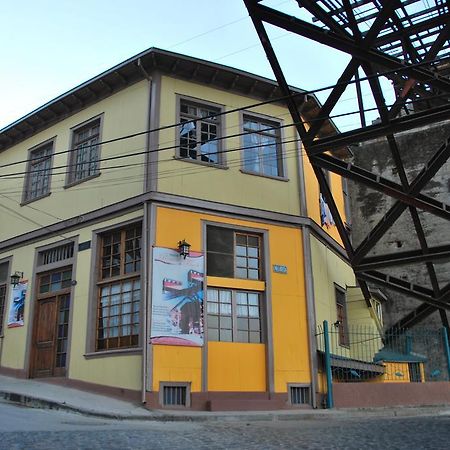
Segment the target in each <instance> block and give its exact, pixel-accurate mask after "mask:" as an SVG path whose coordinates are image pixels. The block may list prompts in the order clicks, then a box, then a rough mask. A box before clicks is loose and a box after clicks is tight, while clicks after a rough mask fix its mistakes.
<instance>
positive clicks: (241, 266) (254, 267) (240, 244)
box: [206, 226, 262, 280]
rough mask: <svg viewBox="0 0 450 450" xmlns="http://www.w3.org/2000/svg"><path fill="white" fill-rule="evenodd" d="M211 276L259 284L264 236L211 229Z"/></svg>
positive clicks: (209, 267)
mask: <svg viewBox="0 0 450 450" xmlns="http://www.w3.org/2000/svg"><path fill="white" fill-rule="evenodd" d="M206 239H207V243H206V245H207V267H208V275H210V276H217V277H228V278H247V279H251V280H260V279H261V278H262V276H261V272H262V269H261V247H262V246H261V236H259V235H257V234H253V233H246V232H241V231H234V230H231V229H228V228H220V227H214V226H209V227H208V230H207V238H206Z"/></svg>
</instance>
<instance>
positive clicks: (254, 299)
mask: <svg viewBox="0 0 450 450" xmlns="http://www.w3.org/2000/svg"><path fill="white" fill-rule="evenodd" d="M248 303H249V305H253V306H255V305H256V306H257V305H258V304H259V295H258V294H253V293H251V292H249V293H248Z"/></svg>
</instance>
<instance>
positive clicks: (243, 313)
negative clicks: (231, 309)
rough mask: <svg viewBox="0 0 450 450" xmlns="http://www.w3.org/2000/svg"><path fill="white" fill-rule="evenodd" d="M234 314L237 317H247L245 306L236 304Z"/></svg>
mask: <svg viewBox="0 0 450 450" xmlns="http://www.w3.org/2000/svg"><path fill="white" fill-rule="evenodd" d="M236 314H237V315H238V317H247V316H248V309H247V306H241V305H238V306H237V307H236Z"/></svg>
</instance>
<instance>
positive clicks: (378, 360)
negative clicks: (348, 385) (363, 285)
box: [316, 322, 450, 383]
mask: <svg viewBox="0 0 450 450" xmlns="http://www.w3.org/2000/svg"><path fill="white" fill-rule="evenodd" d="M316 338H317V350H318V352H319V356H320V359H321V361H322V365H321V367H322V369H323V373H324V374H326V373H327V370H328V372H329V371H330V369H331V377H332V380H333V382H361V381H365V382H369V381H370V382H391V383H392V382H425V381H427V382H428V381H449V380H450V354H449V353H450V352H449V345H448V335H447V331H446V330H445V328H441V329H429V328H416V329H413V330H395V331H392V332H389V333H380V332H379V330H378V329H377V328H376V327H372V326H349V327H345V328H344V327H343V326H342V324H340V323H335V324H332V325H331V326H329V325H328V323H325V322H324V325H323V326H322V325H321V326H319V327H318V330H317V334H316ZM327 340H328V345H326V344H327V342H326V341H327ZM326 347H327V348H326ZM327 363H328V366H329V367H328V366H327Z"/></svg>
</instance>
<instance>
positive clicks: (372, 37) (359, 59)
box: [244, 0, 450, 327]
mask: <svg viewBox="0 0 450 450" xmlns="http://www.w3.org/2000/svg"><path fill="white" fill-rule="evenodd" d="M244 3H245V4H246V7H247V9H248V11H249V14H250V17H251V19H252V21H253V24H254V26H255V28H256V31H257V33H258V35H259V38H260V41H261V44H262V46H263V48H264V50H265V52H266V56H267V59H268V60H269V63H270V64H271V67H272V69H273V71H274V74H275V77H276V79H277V81H278V84H279V86H280V89H281V91H282V93H283V95H285V96H290V95H292V93H291V92H290V89H289V86H288V84H287V82H286V79H285V77H284V74H283V71H282V69H281V66H280V64H279V62H278V60H277V57H276V55H275V52H274V50H273V48H272V45H271V43H270V39H269V37H268V35H267V32H266V31H265V28H264V23H268V24H271V25H274V26H277V27H279V28H283V29H285V30H287V31H290V32H292V33H295V34H297V35H300V36H303V37H306V38H308V39H312V40H314V41H316V42H319V43H321V44H324V45H327V46H330V47H332V48H334V49H337V50H340V51H343V52H345V53H347V54H349V55H351V56H352V59H351V61H350V63H349V64H348V65H347V67H346V68H345V70H344V71H343V72H342V74H341V76H340V77H339V79H338V80H337V83H336V85H335V86H334V87H333V89H331V92H330V94H329V95H328V97H327V98H326V100H325V102H324V104H323V106H322V107H321V108H320V110H319V112H318V114H317V115H316V117H315V118H314V119H313V121H311V123H310V128H309V130H308V131H307V130H306V127H305V125H304V124H303V123H301V122H300V112H299V110H298V107H297V106H296V105H295V103H294V102H293V100H292V98H288V99H287V100H286V103H287V105H288V107H289V110H290V113H291V116H292V119H293V121H294V123H296V124H297V131H298V132H299V135H300V137H301V139H302V142H303V145H304V148H305V151H306V153H307V155H308V157H309V159H310V162H311V164H312V167H313V170H314V173H315V175H316V177H317V179H318V182H319V186H320V189H321V192H322V194H323V195H324V197H325V200H326V201H327V203H328V205H329V207H330V210H331V213H332V214H333V218H334V219H335V222H336V225H337V229H338V231H339V235H340V236H341V238H342V241H343V243H344V247H345V249H346V250H347V253H348V255H349V258H350V260H351V263H352V266H353V268H354V269H355V273H356V276H357V279H358V280H359V281H360V284H361V288H362V290H363V292H364V296H365V298H366V301H367V299H368V298H369V296H370V293H369V291H368V287H367V284H366V282H369V283H375V284H378V285H382V286H385V287H387V288H389V289H392V290H394V291H396V292H401V293H403V294H406V295H409V296H412V297H414V298H416V299H419V300H421V301H422V302H424V304H423V305H421V307H419V308H417V309H416V310H415V311H413V312H412V313H410V314H409V315H408V316H407V317H405V318H404V319H402V320H401V321H399V322H402V324H411V323H413V322H414V323H416V321H417V320H421V319H422V318H423V317H426V316H427V315H429V314H431V312H433V311H435V310H436V308H437V309H439V311H440V313H441V318H442V321H443V324H444V325H446V326H447V327H448V320H447V316H446V315H445V312H444V309H450V299H449V297H450V285H449V286H447V287H446V288H444V289H440V288H439V284H438V281H437V277H436V273H435V269H434V265H433V263H434V262H435V261H438V260H443V259H444V258H449V257H450V245H443V246H435V247H429V246H428V244H427V241H426V236H425V233H424V229H423V226H422V224H421V221H420V218H419V215H418V211H417V209H421V210H423V211H427V212H429V213H431V214H433V215H435V216H438V217H441V218H443V219H445V220H449V221H450V205H447V204H444V203H442V202H440V201H438V200H436V199H435V198H432V197H430V196H428V195H425V194H423V193H422V192H421V191H422V189H423V188H424V187H425V186H426V184H427V183H428V182H429V181H431V180H432V178H433V177H434V176H435V175H436V173H437V171H438V170H439V169H440V168H441V167H442V166H443V165H444V163H445V162H446V161H447V160H448V158H449V157H450V139H448V140H447V141H446V142H445V143H444V144H443V145H442V146H441V147H440V148H439V149H438V150H437V152H436V153H435V154H434V156H433V157H432V158H431V159H430V160H429V161H428V162H425V163H424V167H423V169H422V170H421V171H420V173H419V174H418V175H417V176H416V177H415V179H414V180H413V181H412V182H409V180H408V178H407V176H406V170H405V167H404V164H403V161H402V156H401V152H400V149H399V148H398V145H397V142H396V137H395V134H396V133H399V132H402V131H407V130H411V129H414V128H417V127H419V126H425V125H428V124H431V123H436V122H440V121H443V120H446V119H449V118H450V103H448V100H447V99H446V98H445V96H446V95H447V96H448V97H449V98H450V80H449V79H448V78H447V77H444V76H442V75H441V74H440V73H438V72H437V69H436V68H437V67H438V63H439V61H440V59H442V57H443V56H449V55H450V52H449V50H448V49H449V45H448V39H449V29H450V25H449V23H450V12H449V7H448V4H447V3H442V4H440V3H439V4H437V3H435V5H434V6H433V4H432V3H433V2H432V1H430V3H431V6H430V5H429V4H428V3H427V5H426V10H425V11H420V10H419V11H417V12H414V13H413V14H411V13H409V12H408V10H407V9H406V8H405V6H407V5H409V4H410V3H413V2H411V1H410V0H373V1H370V0H335V1H333V2H331V1H328V0H318V1H312V0H297V3H298V5H299V6H300V8H305V9H306V10H307V11H308V12H309V13H311V14H312V16H313V18H314V20H315V21H317V22H320V23H321V24H323V26H318V25H314V24H311V23H308V22H306V21H305V20H302V19H299V18H298V17H295V16H292V15H288V14H285V13H283V12H280V11H277V10H275V9H273V8H269V7H267V6H264V5H262V4H260V2H259V1H258V0H244ZM368 4H370V5H371V7H370V8H369V7H367V8H366V7H364V8H363V9H362V10H359V11H358V16H356V14H355V11H354V9H355V8H359V7H361V6H363V5H368ZM397 11H399V13H401V14H400V15H399V13H397ZM400 48H401V49H403V53H402V54H400V53H399V49H400ZM401 58H403V59H401ZM359 67H361V68H362V69H363V70H364V71H365V73H366V78H365V80H367V81H368V82H369V85H370V88H371V91H372V94H373V97H374V99H375V102H376V105H377V108H378V111H379V114H380V118H381V123H376V124H373V125H370V126H365V116H364V111H363V108H364V106H363V101H362V94H361V88H360V80H359V73H358V70H359ZM439 70H440V69H439ZM380 76H386V77H388V78H391V79H392V80H395V81H396V82H397V85H399V86H403V88H402V91H401V93H402V94H401V95H400V96H399V97H398V98H397V100H396V101H395V103H394V105H392V106H391V107H390V109H389V108H388V107H387V105H386V102H385V100H384V96H383V91H382V89H381V86H380V82H379V77H380ZM353 82H355V83H356V89H357V96H358V105H359V114H360V119H361V125H362V127H361V128H359V129H355V130H352V131H348V132H345V133H341V134H336V135H332V136H330V135H327V136H326V137H323V135H320V130H321V128H322V125H323V124H324V123H325V122H326V121H328V120H329V119H330V117H329V115H330V113H331V111H332V110H333V108H334V107H335V106H336V104H337V103H338V101H339V99H340V97H341V95H342V93H343V92H344V91H345V90H346V88H347V87H348V86H349V85H350V84H351V83H353ZM412 93H414V96H415V97H414V102H416V101H417V102H420V105H419V106H420V108H421V109H422V110H421V111H420V112H415V113H414V114H411V115H407V116H403V117H396V116H397V114H398V113H399V112H400V110H401V109H402V108H403V107H404V106H405V104H406V102H407V101H409V97H410V96H411V94H412ZM421 99H424V101H428V100H431V101H433V102H441V101H442V103H443V104H442V105H441V106H437V107H436V106H435V107H433V108H428V109H424V108H425V106H430V105H431V104H428V103H427V104H425V103H423V101H422V100H421ZM434 104H435V105H436V103H434ZM382 136H385V137H386V138H387V144H388V146H389V148H390V150H391V153H392V156H393V160H394V162H395V166H396V169H397V171H398V174H399V177H400V183H395V182H393V181H391V180H389V179H387V178H384V177H381V176H380V175H377V174H375V173H372V172H370V170H366V169H364V168H362V167H358V166H357V165H353V164H350V163H348V162H345V161H342V160H339V159H337V158H335V157H333V156H331V155H329V154H325V152H329V151H330V150H334V149H337V148H342V147H345V146H347V145H350V144H356V143H360V142H364V141H368V140H373V139H375V138H379V137H382ZM322 169H327V170H330V171H332V172H334V173H337V174H339V175H341V176H343V177H346V178H348V179H352V180H353V181H355V182H358V183H362V184H364V185H366V186H368V187H370V188H372V189H374V190H376V191H378V192H382V193H384V194H386V195H388V196H390V197H392V198H395V199H396V202H395V203H394V204H393V205H392V207H391V208H390V209H389V211H388V212H387V213H386V214H385V216H384V217H383V218H382V220H381V221H380V222H379V223H378V224H377V225H376V226H375V228H374V229H373V230H372V231H371V232H370V233H369V234H368V235H367V236H366V238H365V239H363V241H362V242H361V244H360V245H359V246H358V248H357V249H356V250H355V249H354V248H353V246H352V244H351V242H350V240H349V239H348V235H347V233H346V230H345V227H344V226H343V220H342V218H341V217H340V216H339V213H338V210H337V207H336V203H335V201H334V199H333V196H332V193H331V191H330V189H329V187H328V185H327V182H326V179H325V176H324V174H323V172H322ZM416 208H417V209H416ZM406 209H409V212H410V215H411V218H412V221H413V225H414V230H415V233H416V236H417V244H418V247H419V248H418V249H417V250H411V251H408V252H401V253H397V254H396V255H380V256H377V257H366V255H367V253H368V252H369V251H370V250H371V249H372V248H373V247H374V246H375V245H376V244H377V242H378V241H379V240H380V239H381V237H382V236H383V235H384V234H385V233H386V231H387V230H388V229H389V228H390V227H392V225H393V224H394V222H395V221H396V220H397V219H398V218H399V217H400V216H401V214H402V213H403V212H404V211H405V210H406ZM420 262H422V263H425V265H426V267H427V271H428V277H429V279H430V282H431V286H432V289H429V288H428V287H424V286H420V285H415V284H412V283H409V282H406V281H404V280H401V279H399V278H395V277H392V276H388V275H385V274H383V273H381V272H377V271H376V270H374V269H377V268H382V267H392V266H397V265H405V264H415V263H420Z"/></svg>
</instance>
